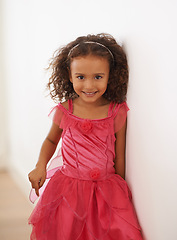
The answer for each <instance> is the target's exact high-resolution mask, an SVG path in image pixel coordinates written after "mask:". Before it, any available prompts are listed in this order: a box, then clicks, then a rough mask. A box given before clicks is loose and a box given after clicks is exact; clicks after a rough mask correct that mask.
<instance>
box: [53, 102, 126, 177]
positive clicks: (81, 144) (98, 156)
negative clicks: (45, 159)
mask: <svg viewBox="0 0 177 240" xmlns="http://www.w3.org/2000/svg"><path fill="white" fill-rule="evenodd" d="M68 105H69V109H68V110H67V109H66V108H65V107H63V105H62V104H61V103H59V104H58V105H57V106H56V107H54V108H53V109H52V111H51V112H50V114H49V115H50V116H52V118H53V121H54V122H55V123H56V124H58V125H59V127H60V128H62V129H63V132H62V147H61V155H62V159H63V166H62V168H61V171H62V172H63V173H64V174H66V175H68V176H72V177H75V178H80V179H85V180H89V179H92V180H93V179H96V180H102V179H105V178H107V177H108V176H109V175H111V174H114V173H115V170H114V158H115V149H114V146H115V143H114V142H115V132H116V131H118V130H119V129H120V128H121V127H122V125H123V124H124V122H125V119H126V113H127V110H128V107H127V105H126V103H125V102H123V103H121V104H116V105H115V104H114V103H113V102H111V103H110V105H109V110H108V116H107V117H106V118H102V119H93V120H91V119H83V118H80V117H77V116H75V115H73V105H72V100H68Z"/></svg>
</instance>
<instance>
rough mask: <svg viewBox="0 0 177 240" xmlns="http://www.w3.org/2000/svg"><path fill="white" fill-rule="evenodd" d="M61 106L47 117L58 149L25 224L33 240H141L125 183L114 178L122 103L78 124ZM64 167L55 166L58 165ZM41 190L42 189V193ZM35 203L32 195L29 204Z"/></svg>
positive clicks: (124, 109)
mask: <svg viewBox="0 0 177 240" xmlns="http://www.w3.org/2000/svg"><path fill="white" fill-rule="evenodd" d="M68 103H69V110H67V109H65V108H64V107H63V106H62V105H61V104H58V105H57V106H55V107H54V108H53V109H52V111H51V112H50V114H49V115H50V116H51V117H52V119H53V121H54V122H55V123H56V124H58V125H59V127H60V128H61V129H63V132H62V146H61V148H60V149H59V153H58V155H57V157H56V158H54V159H53V160H52V161H51V164H50V166H49V168H48V172H47V178H48V179H50V181H48V182H47V181H46V183H45V185H44V187H43V188H42V189H41V190H40V194H41V197H40V199H39V201H38V203H37V205H36V207H35V209H34V210H33V212H32V214H31V216H30V218H29V223H30V224H32V225H33V230H32V233H31V239H32V240H34V239H37V240H118V239H119V240H142V239H143V238H142V235H141V228H140V226H139V223H138V220H137V216H136V213H135V210H134V207H133V204H132V196H131V192H130V190H129V188H128V186H127V183H126V181H125V180H124V179H122V178H121V177H120V176H119V175H117V174H115V169H114V162H113V160H114V158H115V149H114V148H115V132H117V131H118V130H120V129H121V127H122V126H123V124H124V122H125V120H126V116H127V111H128V110H129V109H128V107H127V105H126V102H123V103H121V104H116V106H115V108H113V106H114V104H113V103H110V106H109V112H108V116H107V117H106V118H102V119H94V120H89V119H82V118H79V117H77V116H75V115H73V114H72V100H69V101H68ZM61 158H62V160H63V165H62V166H59V161H60V160H61ZM44 189H45V190H44ZM36 198H37V196H36V195H35V193H34V191H32V192H31V194H30V199H31V201H32V202H34V200H35V199H36Z"/></svg>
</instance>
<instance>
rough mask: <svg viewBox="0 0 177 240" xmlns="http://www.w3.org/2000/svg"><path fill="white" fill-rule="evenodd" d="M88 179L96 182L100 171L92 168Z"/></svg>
mask: <svg viewBox="0 0 177 240" xmlns="http://www.w3.org/2000/svg"><path fill="white" fill-rule="evenodd" d="M90 177H91V178H92V179H93V180H96V179H98V178H99V177H100V170H99V169H98V168H93V169H92V170H91V171H90Z"/></svg>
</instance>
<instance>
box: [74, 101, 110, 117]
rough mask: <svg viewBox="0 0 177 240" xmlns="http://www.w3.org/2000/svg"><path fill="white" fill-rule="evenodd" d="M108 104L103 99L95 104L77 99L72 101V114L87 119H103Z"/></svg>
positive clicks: (106, 112)
mask: <svg viewBox="0 0 177 240" xmlns="http://www.w3.org/2000/svg"><path fill="white" fill-rule="evenodd" d="M80 100H81V101H80ZM100 100H101V99H100ZM109 104H110V102H109V101H108V100H106V99H105V98H103V99H102V101H97V102H95V103H87V102H84V101H82V99H79V97H78V98H76V99H74V100H73V114H74V115H76V116H78V117H81V118H88V119H100V118H105V117H107V115H108V109H109Z"/></svg>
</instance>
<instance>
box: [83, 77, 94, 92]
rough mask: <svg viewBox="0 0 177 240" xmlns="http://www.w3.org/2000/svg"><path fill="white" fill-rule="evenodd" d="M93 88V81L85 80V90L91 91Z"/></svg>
mask: <svg viewBox="0 0 177 240" xmlns="http://www.w3.org/2000/svg"><path fill="white" fill-rule="evenodd" d="M94 86H95V84H94V80H93V79H87V80H86V81H85V86H84V87H85V88H86V89H90V90H93V89H94Z"/></svg>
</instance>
